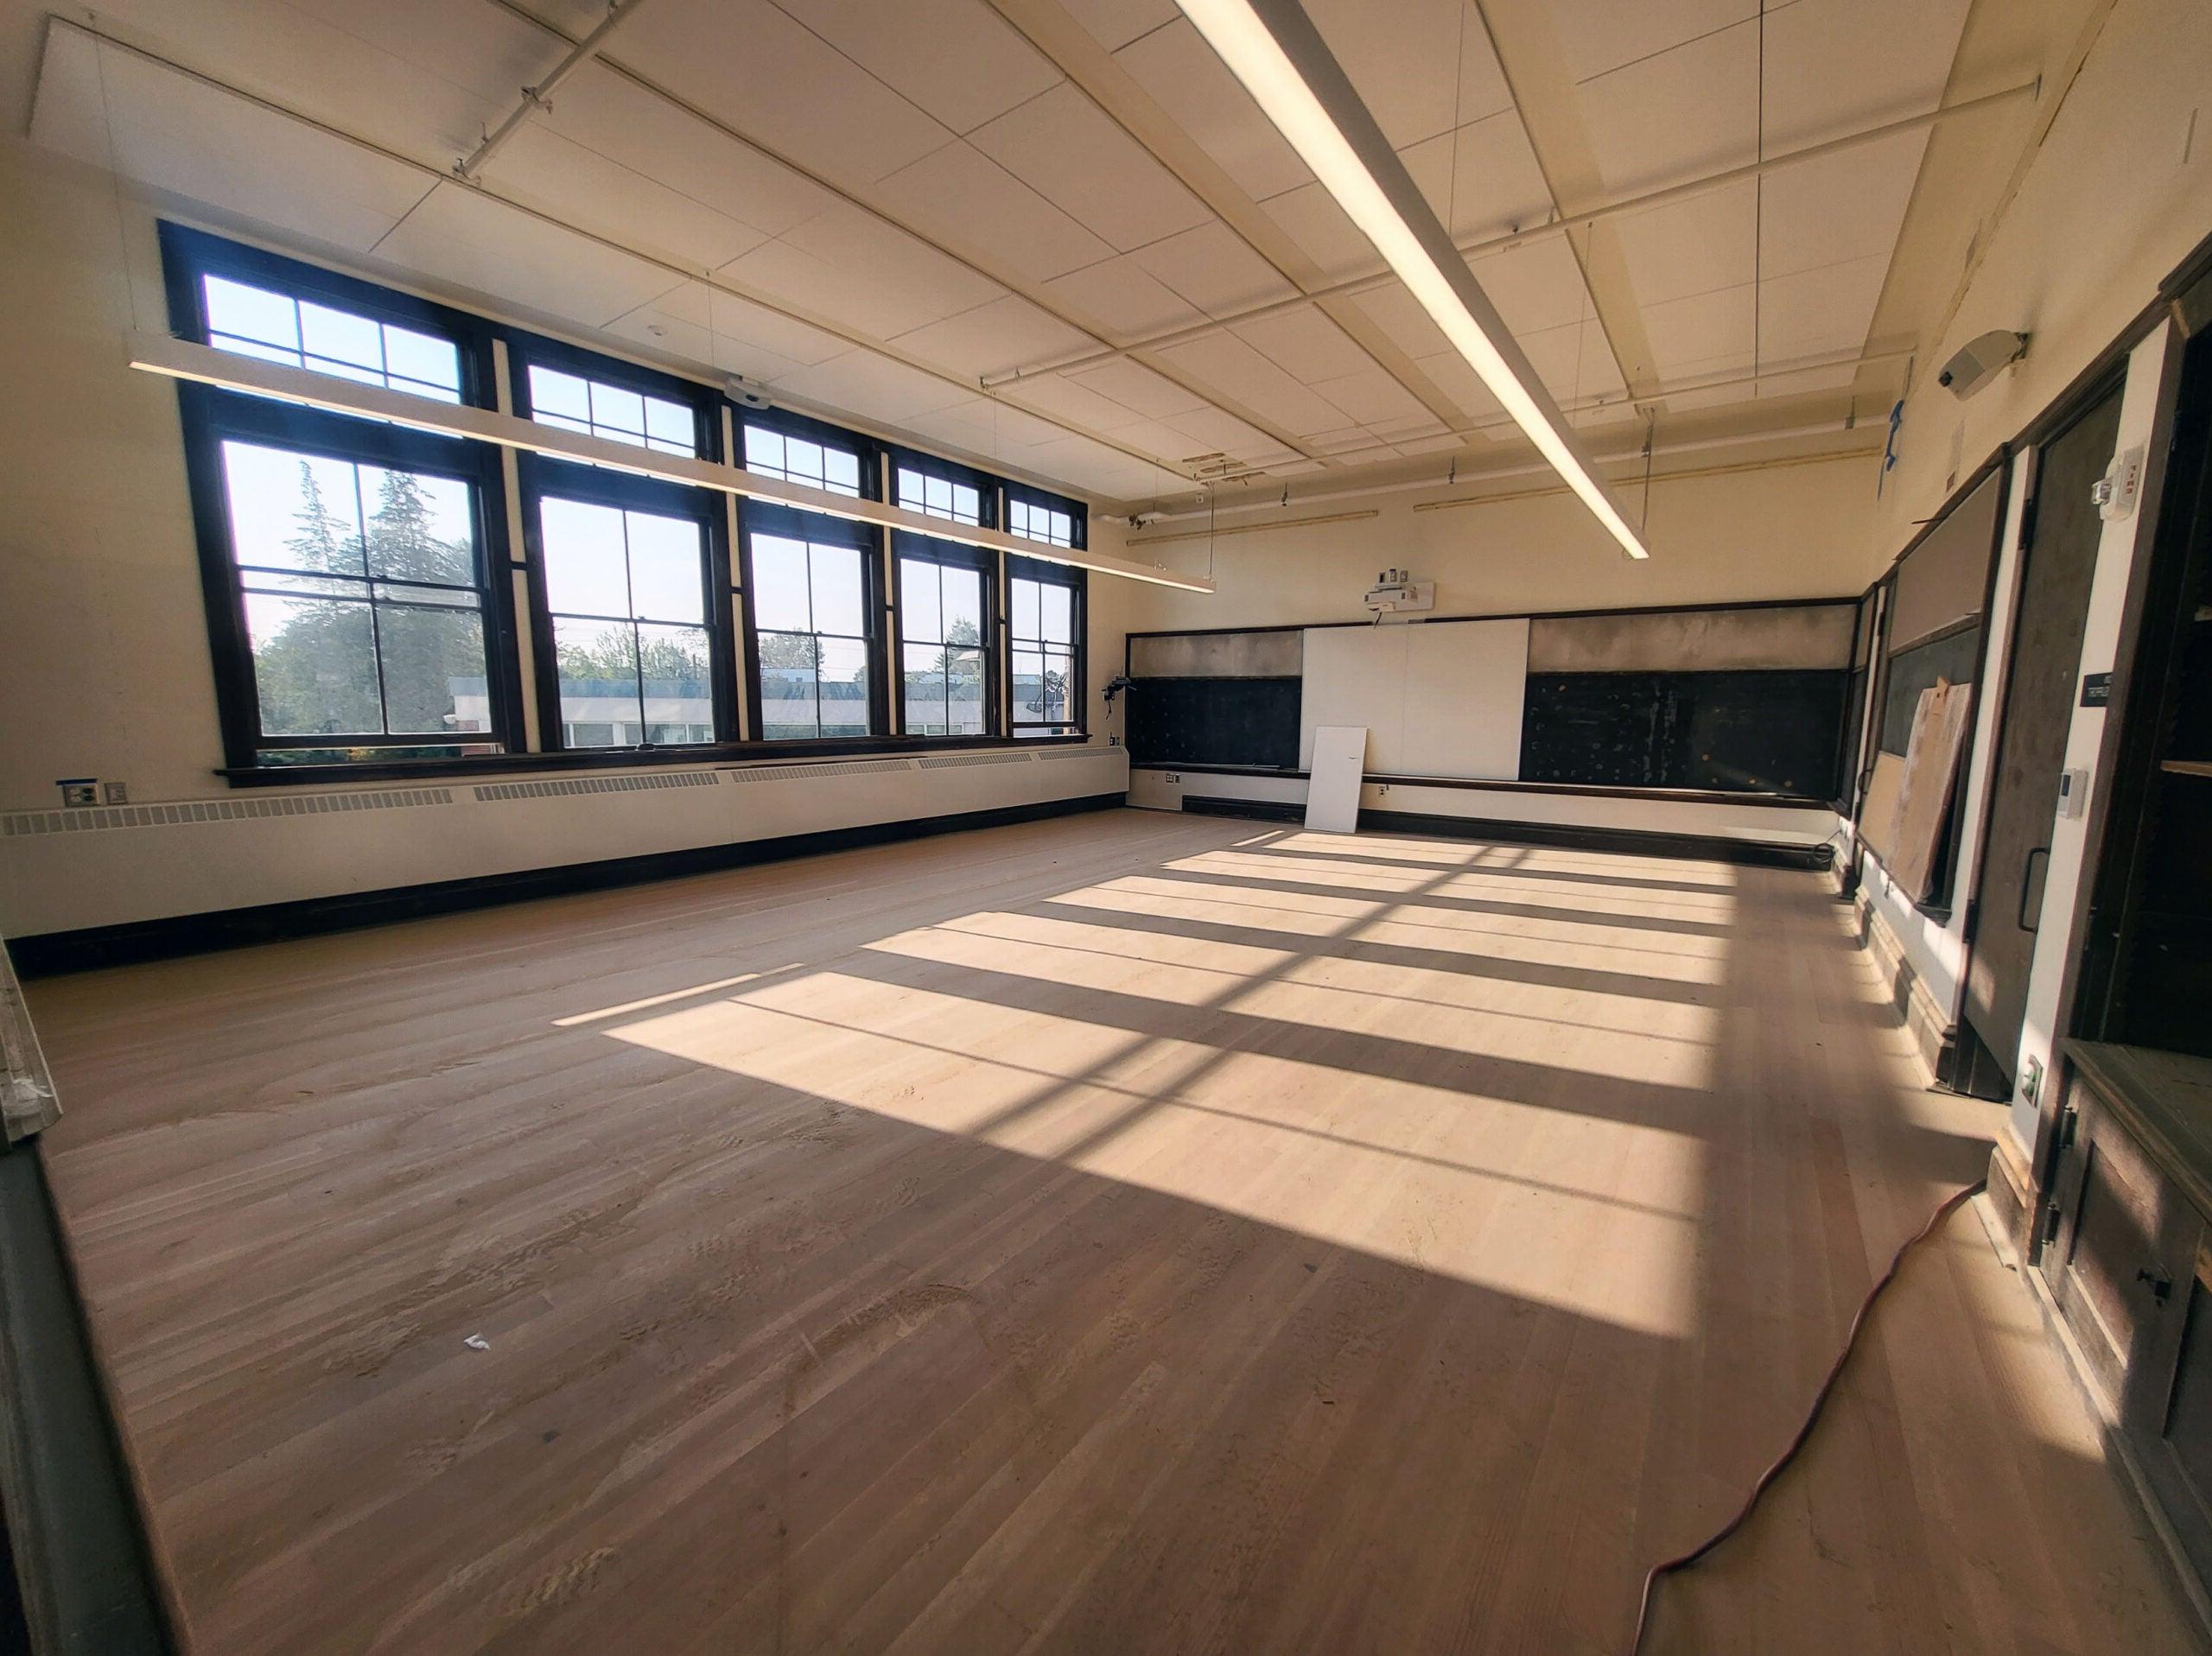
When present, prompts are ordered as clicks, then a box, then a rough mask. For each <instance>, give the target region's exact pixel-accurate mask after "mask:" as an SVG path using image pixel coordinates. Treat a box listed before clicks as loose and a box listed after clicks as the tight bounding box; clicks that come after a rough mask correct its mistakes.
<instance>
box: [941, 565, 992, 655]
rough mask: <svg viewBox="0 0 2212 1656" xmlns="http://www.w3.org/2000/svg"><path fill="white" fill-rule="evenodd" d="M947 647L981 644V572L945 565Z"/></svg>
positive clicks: (945, 639) (945, 629)
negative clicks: (949, 645)
mask: <svg viewBox="0 0 2212 1656" xmlns="http://www.w3.org/2000/svg"><path fill="white" fill-rule="evenodd" d="M942 636H943V638H944V641H945V643H947V644H981V643H982V642H983V572H982V570H980V569H963V568H959V567H958V566H957V565H951V564H948V565H946V566H945V568H944V633H943V635H942Z"/></svg>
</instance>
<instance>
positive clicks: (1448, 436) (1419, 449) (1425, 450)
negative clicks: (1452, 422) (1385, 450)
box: [1392, 432, 1467, 454]
mask: <svg viewBox="0 0 2212 1656" xmlns="http://www.w3.org/2000/svg"><path fill="white" fill-rule="evenodd" d="M1392 446H1393V447H1395V448H1396V449H1397V451H1398V452H1399V453H1400V454H1448V453H1451V452H1452V451H1453V450H1456V449H1461V448H1465V447H1466V446H1467V440H1466V439H1465V437H1462V436H1460V435H1458V434H1457V433H1456V432H1440V433H1439V434H1438V435H1435V436H1433V437H1402V438H1400V439H1399V440H1398V441H1397V442H1396V443H1395V444H1394V445H1392Z"/></svg>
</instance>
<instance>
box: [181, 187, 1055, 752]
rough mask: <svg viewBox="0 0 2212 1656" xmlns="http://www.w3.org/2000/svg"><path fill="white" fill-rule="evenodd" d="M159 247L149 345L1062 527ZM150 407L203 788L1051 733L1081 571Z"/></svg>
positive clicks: (936, 475) (187, 239) (543, 357)
mask: <svg viewBox="0 0 2212 1656" xmlns="http://www.w3.org/2000/svg"><path fill="white" fill-rule="evenodd" d="M161 238H162V257H163V270H164V275H165V279H166V282H167V294H168V308H169V317H170V326H171V327H172V329H173V330H174V331H175V333H177V335H178V336H179V337H180V338H183V339H194V340H197V341H200V342H202V343H205V344H207V345H209V346H213V347H215V348H217V349H219V350H225V351H230V352H237V353H238V354H240V355H243V356H248V357H252V358H258V359H261V360H264V361H272V362H278V363H283V364H285V365H289V366H292V367H296V368H300V369H303V370H305V371H311V372H315V373H321V374H327V375H331V376H334V377H335V378H340V379H347V380H352V381H354V382H357V383H359V384H371V385H376V386H379V387H382V388H385V389H388V390H396V391H400V392H404V393H406V394H409V395H412V396H416V397H426V398H432V399H435V400H438V401H442V402H447V403H459V404H462V405H466V406H467V407H472V408H478V409H499V408H501V407H503V406H505V407H511V408H512V409H513V411H514V412H515V413H517V414H518V415H519V416H523V417H524V418H527V419H531V420H535V421H537V422H540V423H542V424H544V425H548V426H553V427H556V428H560V429H563V430H565V431H573V432H577V433H582V434H584V435H589V436H593V437H596V438H599V439H601V440H603V441H609V442H614V443H622V444H627V445H630V446H632V447H633V448H637V449H645V450H650V451H652V452H653V453H656V454H676V455H696V456H697V457H699V458H701V459H703V460H709V461H717V462H718V461H721V460H722V459H723V458H724V455H725V454H726V452H727V450H726V445H725V423H724V422H725V420H728V421H730V422H733V423H732V426H731V429H732V430H733V431H734V441H735V444H736V453H735V454H730V455H729V456H728V458H729V459H730V460H732V461H733V462H734V463H737V464H740V465H742V466H744V467H746V468H747V469H748V470H751V471H754V472H757V473H761V474H762V475H764V476H769V477H775V478H780V479H787V480H789V481H791V482H794V483H800V484H804V485H808V486H810V487H812V488H817V489H821V490H823V491H825V492H829V493H831V494H841V495H844V496H847V497H849V498H855V499H868V500H878V499H883V498H887V497H888V498H891V499H892V500H893V501H894V502H895V503H896V504H899V505H901V506H903V507H906V509H908V510H910V511H917V512H920V513H923V514H925V515H927V516H931V517H936V518H938V519H940V520H942V521H943V522H944V523H946V524H947V525H951V524H960V525H967V526H972V527H976V528H982V529H991V528H995V527H997V526H998V525H999V524H1000V523H1001V522H1003V523H1006V524H1007V527H1008V528H1010V529H1012V530H1014V532H1015V533H1017V534H1019V535H1020V536H1023V537H1025V538H1027V539H1031V540H1035V541H1039V542H1044V543H1046V544H1047V545H1051V546H1064V547H1071V548H1080V547H1081V546H1082V545H1083V544H1084V530H1085V524H1084V509H1083V508H1082V506H1081V505H1080V504H1077V503H1076V502H1074V501H1072V500H1068V499H1065V498H1062V497H1059V496H1056V495H1051V494H1046V493H1043V492H1038V491H1035V490H1032V489H1029V488H1027V487H1023V486H1017V485H1007V484H1006V483H1004V482H1003V481H1002V480H1001V479H998V478H995V477H993V476H991V475H989V474H988V473H983V472H980V471H977V470H975V469H973V468H971V467H968V466H962V465H959V464H957V463H956V462H953V461H950V460H941V459H938V458H937V457H935V456H932V455H929V454H921V453H919V452H917V451H913V450H908V449H892V448H887V447H886V446H885V445H883V444H882V443H880V442H879V441H876V440H875V439H873V438H870V437H868V436H865V435H861V434H860V433H857V432H852V431H848V430H845V429H843V428H840V427H837V426H833V425H829V424H827V423H825V422H822V421H819V420H815V419H811V418H810V417H808V416H803V415H798V414H795V413H791V412H790V411H788V410H785V409H755V408H750V407H741V406H738V405H736V404H734V403H731V402H729V401H728V399H727V398H726V397H724V395H723V393H722V390H721V387H719V386H717V385H713V384H704V383H702V382H700V381H696V380H692V379H688V378H683V377H682V376H680V375H673V374H668V373H664V372H662V371H658V370H656V369H652V368H648V367H645V366H643V365H639V364H636V363H632V362H627V361H624V360H621V359H619V358H613V357H609V356H606V355H603V354H601V353H600V352H593V351H588V350H586V349H583V348H582V347H581V346H574V345H570V344H568V343H565V342H563V341H560V340H556V339H550V338H547V337H545V336H543V335H539V334H537V333H530V332H526V331H524V330H522V329H519V328H516V327H510V326H507V325H505V324H499V323H494V322H492V321H489V320H486V319H485V318H483V317H480V316H476V315H473V314H469V313H467V312H465V311H458V310H454V309H452V308H448V307H445V306H442V305H437V304H435V303H433V302H431V301H428V300H423V299H420V298H416V297H415V296H413V295H408V294H404V293H401V292H398V291H396V290H393V289H386V288H384V287H381V286H379V285H378V284H376V283H373V282H365V281H362V280H360V279H359V278H357V277H353V276H343V275H340V274H338V273H337V272H334V271H330V270H323V269H321V268H320V267H318V266H315V265H311V264H308V263H302V262H301V261H298V260H294V259H289V258H286V257H283V256H281V255H277V254H274V253H269V252H265V251H261V250H259V249H256V248H251V247H248V246H245V245H243V244H238V243H234V242H231V241H227V240H226V239H224V238H220V237H216V236H212V235H209V234H207V233H206V232H200V231H195V230H191V229H188V228H185V227H183V226H180V225H169V224H163V225H162V226H161ZM502 348H504V352H505V366H504V371H505V374H506V376H507V383H506V386H505V390H506V392H507V393H508V397H503V396H502V394H501V388H500V386H499V383H498V381H497V380H496V378H495V366H496V365H499V363H500V360H501V358H500V352H501V350H502ZM178 397H179V403H180V408H181V412H182V414H183V416H184V422H183V423H184V430H185V440H186V458H187V461H188V473H189V476H190V480H191V485H192V495H193V511H194V520H195V523H196V524H197V526H198V530H199V542H200V562H201V568H202V575H203V587H204V589H205V593H206V598H207V615H208V627H209V635H210V638H211V642H212V644H213V658H214V663H215V670H216V678H217V689H218V693H219V707H220V712H221V717H222V728H223V739H224V757H225V762H226V774H228V775H230V776H231V777H232V779H233V780H234V781H238V782H251V781H253V780H255V779H257V773H258V776H259V779H263V780H276V779H278V778H279V777H282V778H283V779H287V780H308V779H312V778H314V777H321V776H326V775H334V774H337V773H340V772H341V771H342V772H344V773H346V774H348V775H364V774H367V773H368V772H369V771H370V769H371V768H372V767H373V768H374V770H375V771H377V772H378V774H381V775H410V774H430V773H432V772H434V771H437V770H439V769H440V768H442V767H452V768H456V769H462V770H466V769H467V768H468V767H469V766H470V765H471V763H472V762H477V763H478V765H479V768H488V766H487V765H484V763H483V762H484V761H486V760H489V759H493V758H505V759H508V760H511V761H512V762H514V763H523V762H525V761H527V760H529V759H530V758H531V756H532V755H533V754H537V753H543V754H567V755H569V756H570V758H569V762H572V763H576V764H588V763H592V762H594V761H593V758H592V756H593V755H598V756H600V759H599V762H603V763H607V764H619V763H620V762H622V756H623V755H625V754H628V753H635V752H646V751H650V752H657V753H664V754H666V755H667V756H668V757H670V758H686V757H696V758H706V757H710V756H713V755H715V754H717V753H724V752H729V751H731V749H732V748H733V746H734V745H735V744H737V743H738V741H739V739H740V737H741V735H744V736H746V737H748V738H749V739H751V740H753V741H759V742H772V743H799V742H812V743H819V744H836V743H841V742H842V743H845V744H849V745H851V746H860V747H863V748H868V749H874V748H880V747H892V748H896V747H899V746H906V745H908V744H914V745H918V744H921V743H925V742H933V741H934V742H960V741H969V742H976V741H988V740H994V739H997V740H1003V739H1007V737H1009V736H1015V737H1020V738H1024V739H1033V738H1038V737H1048V736H1052V735H1056V734H1058V735H1077V734H1079V733H1080V726H1081V720H1082V717H1083V688H1082V686H1083V672H1084V665H1083V652H1082V642H1081V641H1082V638H1083V600H1084V584H1083V576H1082V574H1081V572H1080V571H1077V570H1071V569H1067V568H1061V567H1059V566H1057V565H1051V564H1047V563H1043V562H1037V563H1034V564H1033V563H1031V562H1028V561H1027V560H1023V559H1019V558H1015V559H1012V560H1008V561H1006V562H1005V563H1004V567H1003V568H1001V559H1000V557H999V555H997V554H995V553H987V552H982V551H980V550H978V549H974V548H970V547H967V546H963V545H961V544H959V543H958V542H952V541H946V540H940V539H938V538H936V537H935V536H931V535H929V534H926V533H923V534H907V533H903V532H902V533H899V534H897V535H895V536H888V537H887V536H885V534H884V533H883V532H882V531H880V530H876V529H874V528H871V527H868V526H865V525H860V524H855V523H849V522H847V521H845V520H844V519H842V518H839V517H834V516H821V515H815V514H810V513H807V512H804V511H796V510H793V509H791V508H789V507H784V506H776V505H772V504H767V503H764V502H749V503H747V504H744V505H743V507H742V509H741V510H740V509H739V508H737V507H735V506H734V505H733V503H732V502H731V500H730V498H729V497H728V496H727V495H725V494H723V493H722V492H720V491H718V490H715V489H710V488H705V487H690V486H687V485H678V484H676V483H671V482H668V481H665V480H664V479H655V478H644V477H640V476H639V475H637V474H636V473H634V472H632V471H630V470H628V469H626V467H625V466H624V464H623V463H622V462H621V461H620V460H619V459H617V458H615V457H613V456H612V455H610V456H609V457H608V458H607V459H606V460H603V461H596V462H584V461H578V460H563V459H557V458H555V457H553V456H550V455H546V454H535V453H530V452H524V453H520V454H512V455H511V454H507V453H506V452H505V451H503V450H501V449H499V448H498V447H495V446H493V444H491V443H489V442H482V441H470V440H466V439H461V438H456V437H448V436H443V435H434V434H433V433H431V432H428V431H423V430H416V429H413V428H409V427H406V426H404V425H400V424H395V423H394V422H391V421H389V420H384V419H375V418H368V417H361V416H351V415H346V414H340V413H335V412H328V411H324V410H320V409H303V408H301V407H299V406H297V405H296V404H292V403H285V402H283V401H280V400H278V399H277V398H274V397H264V396H260V395H257V394H254V393H251V392H246V391H236V390H225V389H221V388H219V387H215V386H211V385H207V384H196V383H186V384H180V386H179V388H178ZM509 397H511V400H508V399H509ZM740 519H741V522H742V526H743V527H742V530H741V534H740V535H739V536H738V544H736V545H733V543H732V534H731V531H732V528H733V524H734V521H737V520H740ZM510 523H514V524H516V525H518V526H519V530H520V535H521V541H522V544H521V545H520V546H510V544H509V535H510V530H509V525H510ZM948 532H957V531H950V530H949V531H948ZM734 565H735V566H736V567H735V568H733V566H734ZM740 576H741V577H742V579H740V578H739V577H740ZM740 598H741V599H742V602H743V605H744V612H745V616H746V620H745V623H744V625H743V629H742V631H741V630H740V626H739V622H738V619H737V606H738V601H739V600H740ZM525 673H528V674H529V675H530V676H531V686H530V688H531V690H532V691H533V692H534V694H533V695H531V696H529V697H526V696H525V695H524V688H525V687H524V674H525ZM1009 708H1010V709H1011V722H1009V718H1008V710H1009ZM831 751H836V750H835V748H834V747H833V748H832V749H831Z"/></svg>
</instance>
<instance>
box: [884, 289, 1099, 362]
mask: <svg viewBox="0 0 2212 1656" xmlns="http://www.w3.org/2000/svg"><path fill="white" fill-rule="evenodd" d="M897 343H898V345H899V346H900V347H901V348H902V349H903V350H906V351H907V352H911V353H912V354H913V355H915V356H917V357H921V358H925V359H926V360H928V361H930V362H933V363H936V364H937V365H939V366H940V367H944V368H949V369H951V370H952V371H954V372H956V373H961V374H969V375H973V376H975V377H976V378H982V377H983V376H984V375H986V374H995V373H1002V372H1004V371H1006V370H1007V369H1010V368H1019V367H1020V366H1021V365H1023V364H1025V363H1031V362H1039V361H1045V360H1048V359H1051V358H1058V357H1065V356H1067V355H1069V354H1070V353H1071V352H1077V351H1081V350H1083V349H1084V348H1085V347H1086V346H1096V344H1097V341H1096V339H1091V338H1090V337H1089V336H1088V335H1087V334H1083V333H1077V331H1076V330H1075V329H1073V328H1071V327H1069V326H1068V325H1067V324H1066V323H1065V322H1063V321H1061V320H1058V318H1057V317H1054V316H1051V315H1048V314H1046V313H1045V312H1044V311H1042V310H1039V308H1037V307H1036V306H1034V305H1033V304H1031V303H1030V302H1029V301H1027V299H1023V298H1020V297H1019V296H1017V295H1014V294H1008V295H1006V296H1005V297H1004V298H1002V299H995V300H993V301H991V302H990V303H989V304H988V305H978V306H977V307H976V308H975V309H973V310H966V311H963V312H961V313H960V314H958V315H957V316H948V317H946V318H944V320H942V321H936V322H931V323H929V324H928V325H927V326H925V327H918V328H916V329H914V330H913V331H912V333H901V334H899V335H898V337H897Z"/></svg>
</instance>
